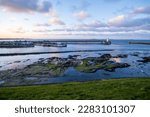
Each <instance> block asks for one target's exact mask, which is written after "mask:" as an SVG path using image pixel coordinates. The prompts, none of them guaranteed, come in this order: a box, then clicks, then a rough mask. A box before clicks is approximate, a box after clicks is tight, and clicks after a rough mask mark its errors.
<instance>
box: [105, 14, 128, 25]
mask: <svg viewBox="0 0 150 117" xmlns="http://www.w3.org/2000/svg"><path fill="white" fill-rule="evenodd" d="M126 18H127V17H126V16H125V15H119V16H116V17H113V18H111V19H110V20H109V21H108V24H110V25H111V26H118V25H120V24H121V23H123V22H124V21H125V20H126Z"/></svg>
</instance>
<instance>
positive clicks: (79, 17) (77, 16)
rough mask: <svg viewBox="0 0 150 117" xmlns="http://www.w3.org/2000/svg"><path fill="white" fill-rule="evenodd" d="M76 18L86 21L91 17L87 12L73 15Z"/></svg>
mask: <svg viewBox="0 0 150 117" xmlns="http://www.w3.org/2000/svg"><path fill="white" fill-rule="evenodd" d="M73 16H74V17H76V18H77V19H78V20H84V19H86V18H88V17H89V16H90V15H89V14H88V13H87V12H86V11H80V12H77V13H74V14H73Z"/></svg>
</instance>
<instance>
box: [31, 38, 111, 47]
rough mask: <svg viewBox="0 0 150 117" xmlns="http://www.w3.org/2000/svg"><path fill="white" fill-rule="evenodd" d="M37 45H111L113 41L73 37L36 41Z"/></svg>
mask: <svg viewBox="0 0 150 117" xmlns="http://www.w3.org/2000/svg"><path fill="white" fill-rule="evenodd" d="M34 44H35V45H46V44H47V45H48V44H50V45H51V46H55V45H56V46H57V45H58V47H59V45H62V46H66V44H102V45H110V44H111V41H110V40H108V39H107V40H98V39H93V40H92V39H91V40H77V39H72V40H42V41H34Z"/></svg>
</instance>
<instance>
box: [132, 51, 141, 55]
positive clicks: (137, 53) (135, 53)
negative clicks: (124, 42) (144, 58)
mask: <svg viewBox="0 0 150 117" xmlns="http://www.w3.org/2000/svg"><path fill="white" fill-rule="evenodd" d="M139 54H140V53H139V52H134V53H132V54H131V56H139Z"/></svg>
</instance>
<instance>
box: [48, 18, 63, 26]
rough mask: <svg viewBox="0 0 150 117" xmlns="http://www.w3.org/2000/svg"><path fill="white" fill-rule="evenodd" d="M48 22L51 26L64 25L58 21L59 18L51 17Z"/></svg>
mask: <svg viewBox="0 0 150 117" xmlns="http://www.w3.org/2000/svg"><path fill="white" fill-rule="evenodd" d="M49 22H50V24H51V25H65V23H64V22H63V21H61V20H60V19H59V17H52V18H51V19H50V20H49Z"/></svg>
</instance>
